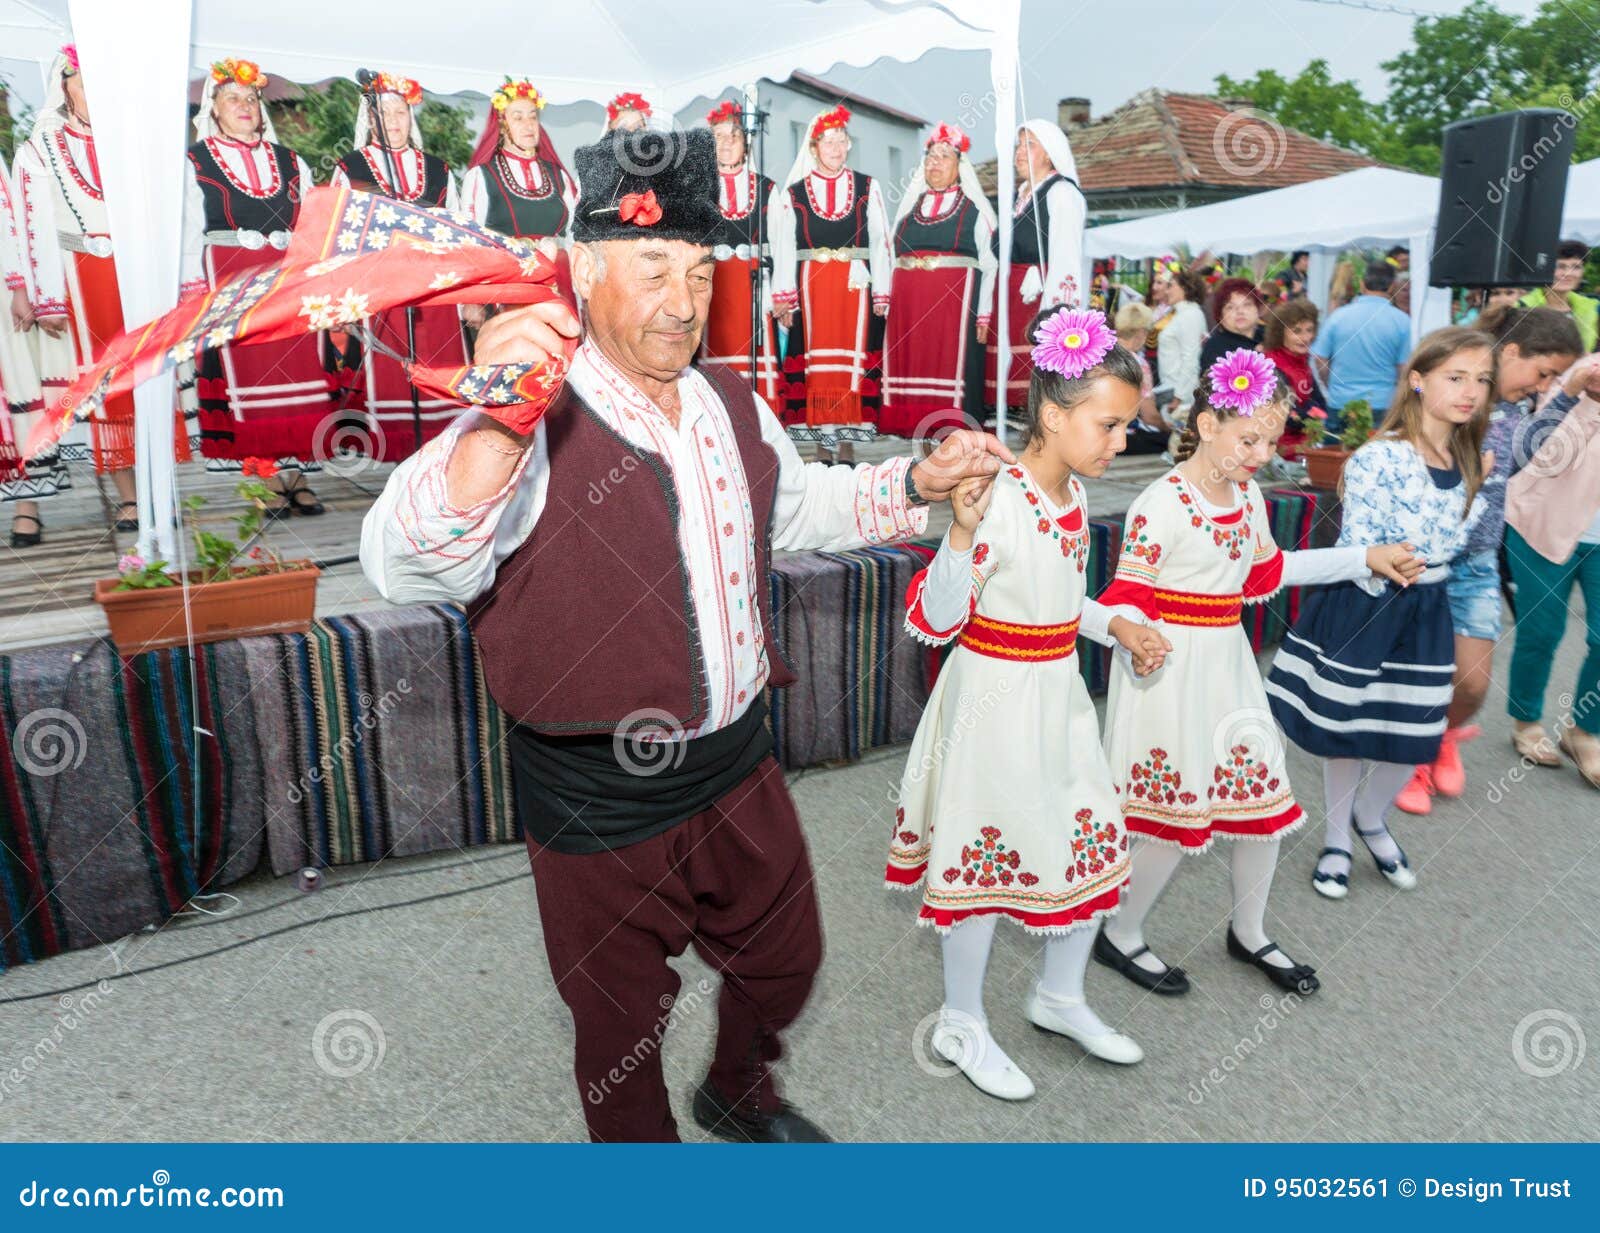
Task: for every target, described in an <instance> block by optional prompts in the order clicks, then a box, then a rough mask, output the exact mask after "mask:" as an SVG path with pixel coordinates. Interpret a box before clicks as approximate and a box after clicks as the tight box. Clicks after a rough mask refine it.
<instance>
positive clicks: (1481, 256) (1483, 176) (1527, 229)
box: [1428, 108, 1577, 287]
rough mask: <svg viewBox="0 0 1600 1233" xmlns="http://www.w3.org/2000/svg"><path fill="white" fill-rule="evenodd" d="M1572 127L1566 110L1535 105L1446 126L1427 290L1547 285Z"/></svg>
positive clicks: (1572, 120) (1564, 192) (1552, 269)
mask: <svg viewBox="0 0 1600 1233" xmlns="http://www.w3.org/2000/svg"><path fill="white" fill-rule="evenodd" d="M1576 124H1577V119H1576V117H1574V116H1573V115H1572V114H1571V113H1570V112H1566V111H1556V110H1553V109H1549V108H1534V109H1529V110H1527V111H1507V112H1503V113H1501V114H1500V115H1497V116H1483V117H1480V118H1478V119H1475V120H1458V121H1457V122H1456V123H1454V124H1451V125H1447V126H1446V127H1445V130H1444V157H1443V164H1444V165H1443V167H1442V169H1441V173H1440V180H1439V217H1438V219H1437V220H1436V222H1435V224H1434V240H1433V260H1432V263H1431V264H1430V265H1429V267H1428V281H1429V282H1430V283H1431V284H1432V285H1433V286H1435V287H1543V286H1548V285H1549V283H1550V280H1551V277H1552V276H1553V275H1554V273H1555V268H1556V245H1557V244H1558V243H1559V242H1560V239H1561V235H1560V232H1561V211H1562V208H1563V206H1564V205H1565V204H1566V198H1567V166H1568V164H1569V163H1571V161H1572V130H1573V128H1574V127H1575V126H1576Z"/></svg>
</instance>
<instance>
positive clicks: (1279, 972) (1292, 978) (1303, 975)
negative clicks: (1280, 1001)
mask: <svg viewBox="0 0 1600 1233" xmlns="http://www.w3.org/2000/svg"><path fill="white" fill-rule="evenodd" d="M1273 951H1277V952H1278V953H1279V954H1280V955H1283V957H1284V958H1285V959H1288V958H1289V956H1288V955H1287V954H1285V953H1284V951H1283V949H1282V948H1281V947H1280V946H1279V945H1278V944H1277V943H1276V942H1268V943H1267V944H1266V945H1265V946H1263V947H1262V948H1261V949H1260V950H1247V949H1245V944H1244V943H1243V942H1241V941H1239V939H1238V938H1236V937H1234V936H1233V926H1232V925H1231V924H1230V925H1229V926H1228V953H1229V954H1230V955H1232V956H1233V957H1234V958H1235V959H1238V960H1241V961H1242V962H1244V963H1249V964H1252V965H1254V966H1255V967H1258V968H1260V969H1261V970H1262V971H1263V972H1265V973H1266V974H1267V976H1268V978H1269V979H1270V980H1271V981H1272V983H1273V984H1275V985H1277V986H1278V988H1280V989H1287V990H1288V991H1289V992H1290V993H1298V994H1300V995H1301V996H1302V997H1305V996H1307V995H1309V994H1313V993H1315V992H1316V991H1317V990H1318V989H1320V988H1322V982H1321V981H1320V980H1318V979H1317V969H1316V968H1314V967H1311V966H1310V965H1308V964H1304V963H1296V964H1294V966H1293V967H1288V968H1282V967H1279V966H1278V965H1277V964H1275V963H1268V962H1267V961H1266V958H1265V956H1267V955H1270V954H1271V953H1272V952H1273ZM1291 962H1292V960H1291Z"/></svg>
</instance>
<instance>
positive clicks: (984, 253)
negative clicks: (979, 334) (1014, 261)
mask: <svg viewBox="0 0 1600 1233" xmlns="http://www.w3.org/2000/svg"><path fill="white" fill-rule="evenodd" d="M975 238H976V240H977V242H978V324H979V325H988V324H989V322H990V320H991V319H992V318H993V316H994V284H995V278H996V276H997V275H998V273H999V271H1000V258H999V257H997V256H995V252H994V244H993V238H994V228H993V227H991V226H990V225H989V220H988V219H987V218H984V217H983V216H982V215H981V214H980V215H979V216H978V225H977V235H976V237H975Z"/></svg>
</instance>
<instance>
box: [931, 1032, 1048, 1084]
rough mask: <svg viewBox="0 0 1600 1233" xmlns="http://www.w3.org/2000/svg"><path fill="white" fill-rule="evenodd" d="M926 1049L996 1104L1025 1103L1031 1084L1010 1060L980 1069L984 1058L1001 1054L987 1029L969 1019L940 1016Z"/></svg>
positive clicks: (1030, 1080)
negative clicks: (1012, 1101) (995, 1101)
mask: <svg viewBox="0 0 1600 1233" xmlns="http://www.w3.org/2000/svg"><path fill="white" fill-rule="evenodd" d="M928 1047H929V1048H930V1049H932V1050H933V1052H934V1053H935V1054H937V1055H938V1056H939V1057H941V1058H943V1059H944V1060H945V1061H947V1062H949V1063H950V1064H951V1065H952V1066H954V1067H955V1068H956V1069H957V1070H959V1071H960V1072H961V1073H962V1074H964V1075H966V1077H967V1079H968V1080H969V1081H970V1082H971V1083H972V1086H973V1087H975V1088H977V1089H978V1090H979V1091H980V1092H982V1093H984V1094H985V1095H986V1096H993V1097H994V1098H995V1099H996V1100H1027V1099H1028V1098H1029V1097H1031V1096H1032V1095H1033V1091H1034V1089H1033V1080H1032V1079H1030V1078H1028V1076H1027V1075H1025V1074H1023V1073H1022V1071H1021V1070H1020V1069H1018V1067H1017V1065H1016V1063H1014V1062H1012V1061H1011V1060H1010V1059H1009V1058H1008V1059H1006V1064H1005V1065H1004V1066H993V1065H991V1066H989V1067H988V1068H983V1062H984V1059H985V1058H986V1057H992V1053H991V1050H992V1051H993V1052H994V1053H999V1052H1001V1049H1000V1046H998V1045H997V1044H995V1043H994V1037H993V1036H991V1035H989V1025H988V1024H987V1023H984V1022H982V1021H981V1020H978V1019H974V1018H973V1017H972V1016H970V1015H963V1014H941V1015H940V1016H939V1022H938V1023H936V1024H934V1028H933V1032H932V1034H931V1035H930V1036H929V1038H928Z"/></svg>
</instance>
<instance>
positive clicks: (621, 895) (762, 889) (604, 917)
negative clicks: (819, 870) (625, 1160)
mask: <svg viewBox="0 0 1600 1233" xmlns="http://www.w3.org/2000/svg"><path fill="white" fill-rule="evenodd" d="M528 852H529V857H530V859H531V862H532V865H533V879H534V885H535V888H536V890H537V893H538V897H539V919H540V921H541V923H542V924H543V926H544V942H545V950H546V953H547V954H548V955H549V958H550V971H551V973H552V974H553V975H554V976H555V981H556V989H557V990H558V991H559V992H560V994H561V998H562V1000H563V1001H564V1002H566V1004H567V1008H568V1009H569V1010H570V1011H571V1012H572V1022H573V1029H574V1033H575V1036H576V1057H575V1061H574V1072H575V1074H576V1077H577V1080H578V1093H579V1096H580V1098H581V1099H582V1101H583V1110H584V1117H585V1119H586V1120H587V1122H588V1125H589V1137H590V1138H591V1139H593V1140H595V1141H596V1142H615V1141H619V1140H630V1141H662V1140H665V1141H671V1140H675V1139H676V1138H677V1137H678V1134H677V1124H676V1123H675V1122H674V1121H673V1117H672V1109H671V1106H670V1104H669V1103H668V1099H667V1089H666V1084H665V1082H664V1080H663V1077H662V1070H661V1049H660V1043H661V1034H662V1031H663V1030H664V1027H665V1024H666V1021H667V1019H668V1016H669V1015H670V1013H671V1012H670V1007H671V1004H672V999H673V998H674V997H675V996H676V995H677V992H678V985H679V979H678V974H677V973H676V972H675V971H673V970H672V968H671V967H669V966H668V965H667V959H668V958H669V957H670V956H674V955H681V954H682V953H683V952H684V950H686V949H687V948H688V947H689V946H693V947H694V948H695V952H696V953H697V954H698V955H700V957H701V958H702V959H704V960H705V961H706V962H707V963H709V964H710V965H711V966H712V968H714V969H716V970H717V971H718V972H719V973H720V974H721V976H722V992H721V995H720V997H719V999H718V1005H717V1020H718V1022H717V1046H716V1053H715V1056H714V1058H713V1060H712V1064H711V1080H712V1082H713V1083H714V1084H715V1085H716V1087H717V1088H718V1090H719V1091H720V1092H721V1093H722V1094H723V1096H724V1097H725V1098H726V1099H728V1100H730V1101H738V1102H740V1103H741V1104H742V1105H743V1106H744V1107H745V1108H746V1109H747V1110H754V1109H758V1108H759V1109H761V1110H765V1111H770V1110H772V1109H774V1108H775V1107H776V1106H777V1104H778V1094H777V1090H776V1088H775V1086H774V1083H773V1079H772V1076H771V1074H770V1069H769V1064H770V1063H771V1062H774V1061H776V1060H777V1058H778V1057H779V1055H780V1054H781V1052H782V1046H781V1044H780V1042H779V1039H778V1033H779V1032H780V1031H781V1030H782V1029H783V1028H785V1027H786V1026H788V1024H789V1023H790V1022H792V1021H793V1020H794V1018H795V1016H797V1015H798V1014H799V1013H800V1008H801V1007H802V1006H804V1005H805V1001H806V996H807V995H808V994H809V993H810V991H811V983H812V980H813V979H814V977H815V976H816V972H817V967H818V966H819V965H820V963H821V962H822V926H821V921H820V919H819V918H818V915H817V901H816V896H815V894H814V893H813V890H812V885H811V861H810V858H809V856H808V855H807V853H806V845H805V838H804V836H803V835H802V834H801V831H800V819H799V816H798V815H797V814H796V813H795V808H794V801H793V800H792V799H791V798H790V796H789V790H788V788H787V787H786V786H785V785H784V782H783V772H782V770H781V769H780V768H779V766H778V764H777V762H776V761H775V760H774V759H773V758H771V757H768V758H766V759H765V760H764V761H763V762H762V763H761V764H760V765H759V766H757V767H756V769H755V770H754V771H752V772H751V773H750V774H749V775H748V776H747V777H746V778H745V779H744V780H743V781H741V782H740V783H739V784H738V786H736V787H734V788H732V789H731V790H729V791H728V792H727V793H725V794H724V795H723V796H722V797H721V798H720V799H718V800H717V801H716V803H715V804H713V805H712V806H711V807H710V808H709V809H706V810H703V811H702V812H700V813H697V814H695V815H693V816H692V817H690V818H688V819H686V820H685V821H684V822H682V823H680V824H679V825H677V826H675V827H673V828H672V829H671V830H669V831H666V832H664V833H662V834H659V835H656V836H654V837H652V838H650V839H647V840H645V841H644V842H642V843H637V844H630V845H629V846H627V847H622V848H616V849H613V850H612V851H609V852H596V853H585V854H582V855H573V854H567V853H561V852H554V851H551V850H550V849H548V848H542V847H539V846H538V845H537V844H535V843H534V842H533V841H531V840H530V841H529V843H528ZM624 1058H627V1059H629V1060H628V1061H627V1062H626V1063H625V1062H624V1060H623V1059H624Z"/></svg>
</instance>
